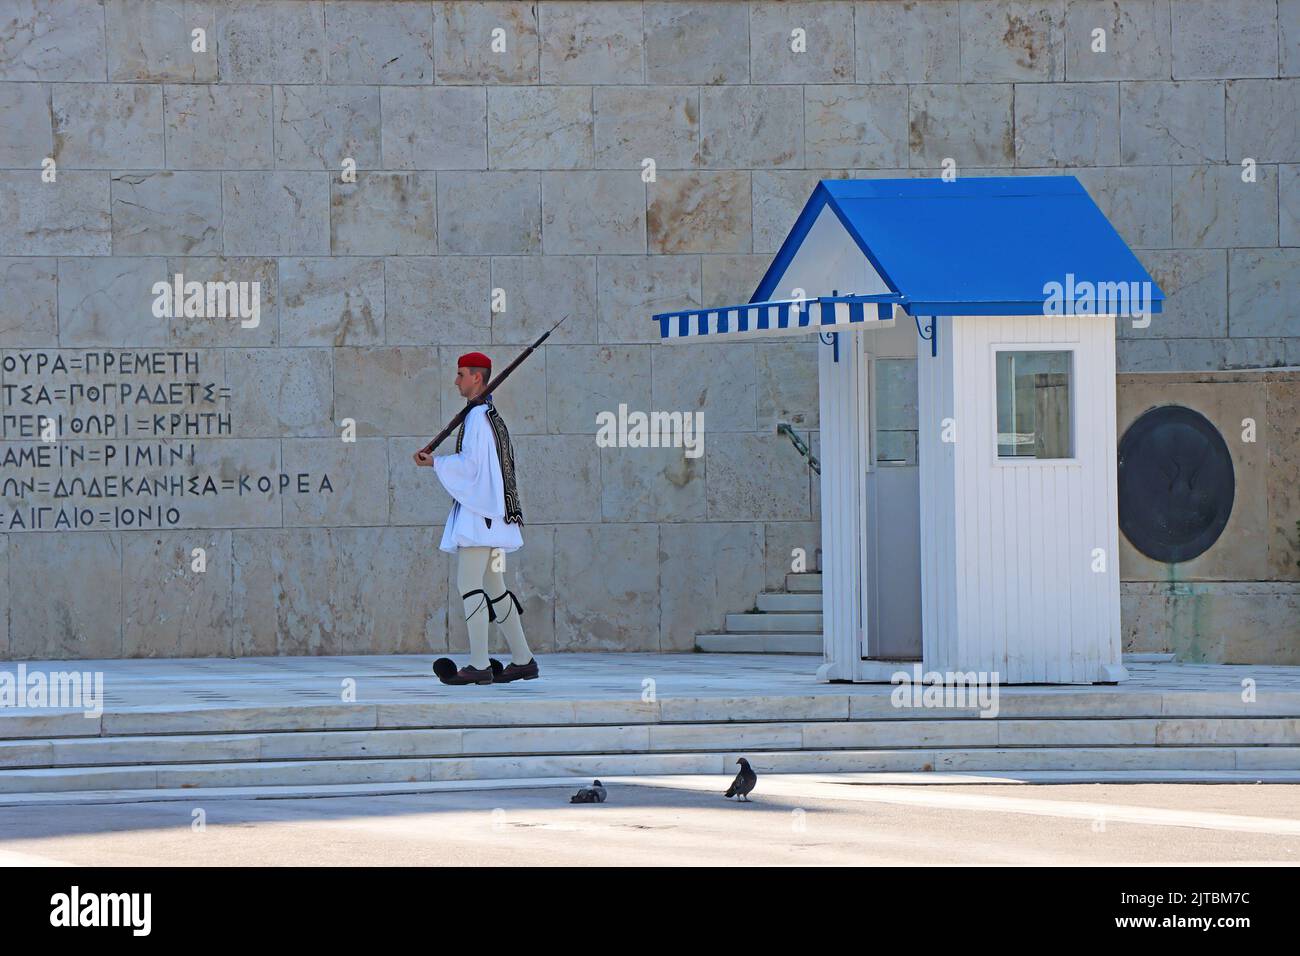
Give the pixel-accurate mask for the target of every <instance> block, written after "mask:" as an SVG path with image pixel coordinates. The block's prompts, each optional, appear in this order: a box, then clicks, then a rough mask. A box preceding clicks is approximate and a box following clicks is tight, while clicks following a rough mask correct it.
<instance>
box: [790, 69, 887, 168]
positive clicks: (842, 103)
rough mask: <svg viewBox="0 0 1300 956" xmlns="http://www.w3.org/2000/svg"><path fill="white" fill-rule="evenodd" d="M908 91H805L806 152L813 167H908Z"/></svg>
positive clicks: (864, 88)
mask: <svg viewBox="0 0 1300 956" xmlns="http://www.w3.org/2000/svg"><path fill="white" fill-rule="evenodd" d="M907 119H908V118H907V88H906V87H904V86H808V87H805V88H804V125H805V127H806V132H805V143H804V146H805V149H806V150H807V156H808V164H809V165H811V166H841V167H847V168H850V169H851V168H855V167H860V166H894V167H897V166H906V165H907V134H908V127H907Z"/></svg>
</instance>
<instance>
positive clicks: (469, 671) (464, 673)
mask: <svg viewBox="0 0 1300 956" xmlns="http://www.w3.org/2000/svg"><path fill="white" fill-rule="evenodd" d="M496 677H497V675H496V672H495V671H494V670H493V669H492V667H491V665H489V666H487V667H484V668H483V669H482V670H480V669H479V668H477V667H471V666H470V665H469V664H466V665H465V666H464V667H462V668H461V669H460V670H458V671H456V672H455V673H454V674H447V673H440V674H438V679H439V680H441V681H442V682H443V683H444V684H491V683H494V682H495V681H496Z"/></svg>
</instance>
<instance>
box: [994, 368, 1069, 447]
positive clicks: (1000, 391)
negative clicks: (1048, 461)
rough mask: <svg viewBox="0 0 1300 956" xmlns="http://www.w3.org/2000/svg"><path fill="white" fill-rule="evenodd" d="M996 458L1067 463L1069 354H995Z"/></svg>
mask: <svg viewBox="0 0 1300 956" xmlns="http://www.w3.org/2000/svg"><path fill="white" fill-rule="evenodd" d="M995 355H996V356H997V403H998V457H999V458H1071V457H1073V455H1074V448H1073V443H1072V441H1071V422H1070V374H1071V369H1070V355H1071V353H1070V352H1068V351H1061V352H1045V351H1033V352H1029V351H1025V352H1011V351H999V352H996V353H995Z"/></svg>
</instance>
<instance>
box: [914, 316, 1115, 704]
mask: <svg viewBox="0 0 1300 956" xmlns="http://www.w3.org/2000/svg"><path fill="white" fill-rule="evenodd" d="M995 345H1007V346H1015V347H1025V348H1039V347H1043V348H1053V347H1063V348H1071V349H1073V350H1074V353H1075V354H1074V359H1073V374H1072V380H1071V390H1072V413H1073V420H1074V421H1073V424H1074V452H1075V457H1074V459H1073V460H1066V461H1059V462H1057V461H1017V462H1010V463H1008V462H1007V461H1006V460H1005V459H1003V460H1001V461H999V459H998V457H997V447H996V431H997V424H996V409H995V391H994V388H995V371H994V346H995ZM939 351H940V356H939V358H938V359H931V358H930V357H929V356H928V355H925V354H924V353H923V355H922V358H921V359H920V375H919V382H920V393H921V401H920V411H921V424H920V427H921V441H922V443H923V447H922V449H921V455H920V459H921V474H922V502H921V508H922V535H923V541H924V547H925V548H926V550H927V554H926V556H925V559H924V565H923V568H924V570H923V576H924V578H925V579H926V580H924V581H923V600H924V612H925V613H926V619H925V620H924V621H923V631H924V648H925V664H926V667H927V668H933V669H938V670H961V671H969V670H982V671H994V670H996V671H998V672H999V674H1000V675H1001V680H1002V681H1004V682H1011V683H1030V682H1046V683H1069V682H1090V681H1098V680H1111V679H1114V677H1115V675H1116V673H1117V668H1118V667H1119V665H1120V626H1119V568H1118V553H1117V549H1118V506H1117V493H1116V487H1115V481H1116V476H1115V341H1114V319H1113V318H1104V317H1097V318H1091V317H1056V316H1046V317H1045V316H962V317H958V318H956V319H950V320H945V321H944V322H942V324H941V326H940V342H939ZM949 389H950V390H949ZM936 408H937V409H939V411H940V414H939V415H938V416H936V415H935V409H936ZM948 415H951V416H952V417H954V418H955V419H956V422H957V441H956V442H955V443H953V444H951V445H945V444H944V443H943V442H941V441H938V436H939V427H940V425H939V422H938V421H936V420H935V419H936V417H937V418H939V419H941V418H943V417H947V416H948ZM927 419H929V420H927ZM927 461H928V462H929V466H927ZM949 503H951V511H950V510H949V507H948V505H949ZM1096 548H1100V549H1102V550H1103V552H1104V555H1105V566H1106V569H1105V571H1104V572H1096V571H1094V570H1093V561H1094V549H1096Z"/></svg>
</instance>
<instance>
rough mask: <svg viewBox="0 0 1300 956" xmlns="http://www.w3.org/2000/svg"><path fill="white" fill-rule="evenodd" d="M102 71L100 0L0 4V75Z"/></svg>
mask: <svg viewBox="0 0 1300 956" xmlns="http://www.w3.org/2000/svg"><path fill="white" fill-rule="evenodd" d="M105 76H107V72H106V67H105V65H104V9H103V3H102V0H5V4H4V6H3V7H0V80H63V81H65V82H76V81H79V80H98V81H100V82H103V80H104V78H105Z"/></svg>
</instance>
